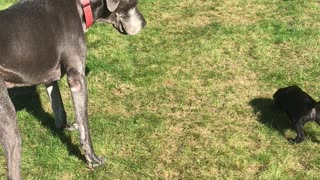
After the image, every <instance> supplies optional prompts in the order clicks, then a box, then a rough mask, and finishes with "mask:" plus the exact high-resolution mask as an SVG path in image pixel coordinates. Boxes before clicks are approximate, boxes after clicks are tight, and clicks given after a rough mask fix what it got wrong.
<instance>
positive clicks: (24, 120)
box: [0, 0, 320, 179]
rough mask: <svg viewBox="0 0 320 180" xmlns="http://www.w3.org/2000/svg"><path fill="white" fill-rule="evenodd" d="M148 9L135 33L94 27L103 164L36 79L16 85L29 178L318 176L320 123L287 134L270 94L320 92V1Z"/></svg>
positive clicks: (164, 4) (216, 1)
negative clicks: (95, 161)
mask: <svg viewBox="0 0 320 180" xmlns="http://www.w3.org/2000/svg"><path fill="white" fill-rule="evenodd" d="M13 2H14V0H1V2H0V8H5V7H8V6H9V5H10V4H12V3H13ZM140 10H141V12H142V13H143V14H144V16H145V18H146V20H147V21H148V25H147V27H146V29H144V30H143V32H141V33H140V34H139V35H137V36H123V35H120V34H119V33H118V32H117V31H116V30H114V29H113V28H112V27H111V26H107V25H104V24H95V25H94V26H93V27H92V28H91V29H90V30H89V31H88V32H87V34H86V35H87V45H88V56H87V68H88V71H89V73H88V75H87V78H88V85H89V88H88V89H89V117H90V127H91V132H92V133H91V134H92V139H93V144H94V148H95V150H96V152H97V154H99V155H102V156H104V157H106V158H107V163H106V165H105V166H103V167H100V168H98V169H96V170H94V171H92V170H90V169H88V168H87V166H86V164H85V162H84V161H83V160H82V159H83V156H82V155H81V151H80V150H79V136H78V133H77V132H61V131H59V130H56V129H55V128H54V127H53V124H54V123H53V116H52V110H51V108H50V104H49V100H48V97H47V95H46V91H45V88H44V86H39V87H37V89H35V88H34V89H28V90H26V92H25V93H24V94H22V95H21V94H19V95H17V96H14V97H13V99H14V101H15V102H17V103H16V104H17V110H18V122H19V126H20V128H21V134H22V139H23V160H22V165H21V166H22V174H23V177H24V178H25V179H258V178H259V179H318V178H319V177H320V128H319V127H317V125H316V124H315V123H308V124H306V126H305V131H306V135H307V140H305V141H304V142H302V143H301V144H298V145H291V144H289V143H288V142H287V138H289V137H295V135H296V134H295V131H294V130H293V129H292V127H291V125H290V124H289V123H288V122H287V117H286V116H285V115H283V114H282V113H280V112H278V111H277V110H275V108H274V107H273V101H272V99H271V97H272V95H273V93H274V92H275V91H276V89H278V88H280V87H284V86H289V85H292V84H297V85H299V86H300V87H301V88H302V89H304V90H305V91H306V92H308V93H309V94H310V95H311V96H313V97H314V98H315V99H316V100H320V83H319V82H318V81H319V76H320V3H319V2H318V1H308V0H291V1H288V0H225V1H221V0H140ZM0 45H1V42H0ZM60 86H61V90H62V95H63V99H64V102H65V106H66V110H67V114H68V117H69V118H68V119H69V121H71V122H73V121H74V113H73V109H72V104H71V98H70V92H69V89H68V87H67V83H66V80H65V78H64V79H62V81H61V82H60ZM0 155H1V156H0V163H1V166H2V168H0V177H2V178H3V179H5V173H6V172H5V158H4V155H3V151H2V150H1V151H0Z"/></svg>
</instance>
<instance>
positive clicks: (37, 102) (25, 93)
mask: <svg viewBox="0 0 320 180" xmlns="http://www.w3.org/2000/svg"><path fill="white" fill-rule="evenodd" d="M8 93H9V96H10V98H11V100H12V103H13V105H14V107H15V109H16V111H17V112H18V111H21V110H24V109H25V110H26V111H27V112H28V113H30V114H32V115H33V116H34V117H36V119H37V120H38V121H39V122H40V123H41V124H42V125H43V126H44V127H45V128H47V129H49V130H50V132H51V133H52V135H54V136H58V137H59V139H60V140H61V142H62V143H63V144H65V145H66V147H67V150H68V152H69V154H70V155H73V156H76V157H78V158H79V159H81V160H82V161H84V162H86V161H85V157H84V156H83V155H82V154H81V151H80V149H79V147H78V146H76V145H74V144H73V143H72V142H71V137H70V136H69V135H67V134H66V133H65V132H64V130H63V129H58V128H56V127H55V123H54V117H53V115H51V114H49V113H47V112H45V111H44V109H43V108H42V104H41V99H40V96H39V94H38V92H37V89H36V87H35V86H32V87H22V88H13V89H8Z"/></svg>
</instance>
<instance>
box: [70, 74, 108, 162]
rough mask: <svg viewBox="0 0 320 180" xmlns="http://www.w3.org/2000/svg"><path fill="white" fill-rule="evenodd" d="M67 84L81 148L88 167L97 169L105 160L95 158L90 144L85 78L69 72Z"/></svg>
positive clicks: (82, 75)
mask: <svg viewBox="0 0 320 180" xmlns="http://www.w3.org/2000/svg"><path fill="white" fill-rule="evenodd" d="M68 83H69V86H70V89H71V93H72V99H73V104H74V110H75V114H76V121H77V124H78V129H79V132H80V143H81V148H82V150H83V151H84V153H85V157H86V160H87V162H88V165H89V167H97V166H99V165H101V164H103V163H104V162H105V160H104V159H103V158H101V157H97V156H96V154H95V153H94V150H93V147H92V143H91V137H90V132H89V127H88V111H87V101H88V98H87V87H86V79H85V76H84V74H80V73H78V72H75V71H74V72H71V73H69V74H68Z"/></svg>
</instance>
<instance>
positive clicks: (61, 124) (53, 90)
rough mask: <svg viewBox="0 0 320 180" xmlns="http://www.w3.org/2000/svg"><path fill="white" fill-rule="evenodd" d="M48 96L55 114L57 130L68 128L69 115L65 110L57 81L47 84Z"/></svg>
mask: <svg viewBox="0 0 320 180" xmlns="http://www.w3.org/2000/svg"><path fill="white" fill-rule="evenodd" d="M46 88H47V92H48V96H49V99H50V102H51V107H52V110H53V114H54V119H55V126H56V127H57V128H65V127H67V115H66V112H65V110H64V106H63V102H62V98H61V94H60V90H59V86H58V83H57V81H54V82H52V83H50V84H46Z"/></svg>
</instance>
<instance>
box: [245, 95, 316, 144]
mask: <svg viewBox="0 0 320 180" xmlns="http://www.w3.org/2000/svg"><path fill="white" fill-rule="evenodd" d="M249 104H250V105H251V106H252V108H253V113H254V114H256V115H257V117H258V121H259V122H260V123H262V124H264V125H266V126H268V127H269V128H271V129H274V130H276V131H278V132H279V133H280V134H281V135H282V136H283V137H285V138H287V139H288V138H289V137H286V135H285V131H286V130H287V129H291V130H293V131H294V132H295V129H294V126H293V124H291V123H290V122H289V119H288V117H287V116H286V115H285V113H283V112H282V111H281V110H280V109H278V108H277V107H276V106H275V104H274V101H273V99H269V98H256V99H253V100H251V101H250V103H249ZM306 135H307V136H308V138H309V139H310V140H311V141H312V142H316V143H320V141H319V140H318V139H317V137H316V134H315V133H313V132H310V131H307V132H306ZM291 138H295V136H294V137H291Z"/></svg>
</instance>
